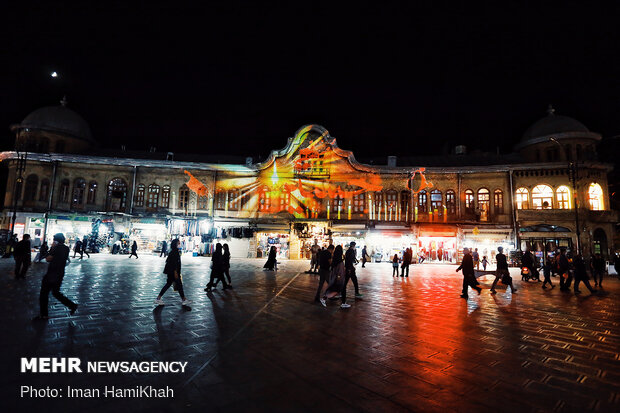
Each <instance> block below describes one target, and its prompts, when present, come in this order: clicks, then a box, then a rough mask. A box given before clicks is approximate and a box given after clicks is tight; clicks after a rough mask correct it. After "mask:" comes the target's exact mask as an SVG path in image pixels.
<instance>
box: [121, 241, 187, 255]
mask: <svg viewBox="0 0 620 413" xmlns="http://www.w3.org/2000/svg"><path fill="white" fill-rule="evenodd" d="M177 241H178V240H177ZM177 245H178V242H177ZM134 255H135V256H136V259H138V243H137V242H136V241H134V242H133V244H131V254H129V258H131V257H133V256H134Z"/></svg>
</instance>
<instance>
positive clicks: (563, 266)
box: [555, 248, 572, 291]
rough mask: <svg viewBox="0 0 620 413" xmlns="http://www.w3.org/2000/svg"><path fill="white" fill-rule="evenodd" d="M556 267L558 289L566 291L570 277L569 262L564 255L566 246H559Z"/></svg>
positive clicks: (568, 287)
mask: <svg viewBox="0 0 620 413" xmlns="http://www.w3.org/2000/svg"><path fill="white" fill-rule="evenodd" d="M555 265H556V268H557V272H558V274H560V291H568V290H569V289H570V284H571V281H572V277H571V274H570V263H569V262H568V258H567V257H566V248H560V255H559V256H558V257H557V259H556V263H555Z"/></svg>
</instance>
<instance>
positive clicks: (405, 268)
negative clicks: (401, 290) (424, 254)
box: [400, 248, 413, 277]
mask: <svg viewBox="0 0 620 413" xmlns="http://www.w3.org/2000/svg"><path fill="white" fill-rule="evenodd" d="M412 257H413V253H412V251H411V248H407V249H406V250H405V253H404V254H403V264H402V265H401V270H402V272H401V273H400V276H401V277H403V276H404V277H409V266H410V265H411V258H412ZM405 273H406V274H405Z"/></svg>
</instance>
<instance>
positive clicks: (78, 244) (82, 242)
mask: <svg viewBox="0 0 620 413" xmlns="http://www.w3.org/2000/svg"><path fill="white" fill-rule="evenodd" d="M86 248H88V238H87V237H86V236H84V239H79V238H78V239H77V240H76V241H75V244H74V245H73V258H75V256H76V255H77V254H80V259H83V258H84V254H86V256H87V257H88V258H90V254H89V253H88V251H86Z"/></svg>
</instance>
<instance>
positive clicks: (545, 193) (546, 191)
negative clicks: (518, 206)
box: [532, 185, 553, 209]
mask: <svg viewBox="0 0 620 413" xmlns="http://www.w3.org/2000/svg"><path fill="white" fill-rule="evenodd" d="M532 205H533V206H534V209H552V208H553V189H551V187H550V186H547V185H537V186H535V187H534V189H532Z"/></svg>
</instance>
